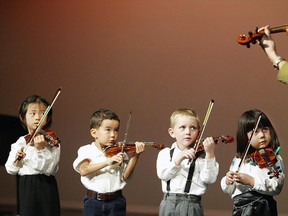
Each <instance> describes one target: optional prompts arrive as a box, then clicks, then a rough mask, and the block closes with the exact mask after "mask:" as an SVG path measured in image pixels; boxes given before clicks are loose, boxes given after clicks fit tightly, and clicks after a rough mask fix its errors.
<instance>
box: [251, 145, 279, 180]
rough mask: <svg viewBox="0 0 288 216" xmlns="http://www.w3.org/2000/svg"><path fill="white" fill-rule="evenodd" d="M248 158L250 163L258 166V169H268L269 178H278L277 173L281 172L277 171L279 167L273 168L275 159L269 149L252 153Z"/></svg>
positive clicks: (274, 155)
mask: <svg viewBox="0 0 288 216" xmlns="http://www.w3.org/2000/svg"><path fill="white" fill-rule="evenodd" d="M249 156H250V158H251V160H252V163H253V164H255V165H258V166H259V168H261V169H262V168H269V172H268V175H269V176H270V177H269V178H273V177H276V178H278V177H279V172H281V170H279V169H280V167H279V166H278V167H277V166H275V164H276V162H277V158H276V154H275V153H274V151H273V149H272V148H271V147H269V148H264V149H259V150H256V151H255V152H252V153H251V154H250V155H249Z"/></svg>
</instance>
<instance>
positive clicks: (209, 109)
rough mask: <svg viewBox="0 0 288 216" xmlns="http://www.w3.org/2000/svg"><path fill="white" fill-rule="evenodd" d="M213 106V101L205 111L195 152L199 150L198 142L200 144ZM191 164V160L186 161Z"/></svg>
mask: <svg viewBox="0 0 288 216" xmlns="http://www.w3.org/2000/svg"><path fill="white" fill-rule="evenodd" d="M213 105H214V100H211V101H210V103H209V105H208V109H207V112H206V115H205V118H204V121H203V126H202V130H201V132H200V135H199V138H198V140H197V142H196V148H195V151H196V152H197V150H198V148H199V145H200V142H201V139H202V136H203V133H204V130H205V128H206V124H207V122H208V119H209V117H210V114H211V111H212V108H213ZM190 162H191V159H190V160H189V161H188V163H190Z"/></svg>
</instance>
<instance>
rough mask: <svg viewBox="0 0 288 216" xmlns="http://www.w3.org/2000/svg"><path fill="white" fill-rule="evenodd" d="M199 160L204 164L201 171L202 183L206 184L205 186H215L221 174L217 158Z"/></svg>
mask: <svg viewBox="0 0 288 216" xmlns="http://www.w3.org/2000/svg"><path fill="white" fill-rule="evenodd" d="M198 160H200V161H199V162H200V163H204V166H203V169H201V171H200V178H201V180H202V182H204V183H205V184H213V183H214V182H215V181H216V180H217V176H218V173H219V164H218V163H217V162H216V158H215V157H214V158H211V159H201V158H199V159H198ZM201 160H202V162H201ZM196 161H197V160H196Z"/></svg>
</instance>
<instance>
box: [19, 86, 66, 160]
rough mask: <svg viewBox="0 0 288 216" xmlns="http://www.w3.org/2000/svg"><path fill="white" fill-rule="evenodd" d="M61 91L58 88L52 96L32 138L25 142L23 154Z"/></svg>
mask: <svg viewBox="0 0 288 216" xmlns="http://www.w3.org/2000/svg"><path fill="white" fill-rule="evenodd" d="M61 91H62V87H60V88H58V89H57V91H56V94H55V96H54V98H53V100H52V102H51V104H50V105H49V106H48V107H47V108H46V110H45V112H44V114H43V116H42V117H41V119H40V121H39V123H38V125H37V127H36V129H35V130H34V131H33V133H32V136H31V137H30V139H29V140H28V142H27V145H26V146H25V148H24V149H23V152H25V151H26V149H27V147H28V146H29V145H31V144H32V140H33V139H34V137H35V136H36V134H37V133H38V132H39V131H40V129H41V125H42V123H43V121H44V119H45V118H46V117H47V115H48V113H49V111H50V110H51V108H52V106H53V104H54V103H55V101H56V100H57V98H58V96H59V95H60V93H61ZM17 160H21V158H16V160H15V162H16V161H17Z"/></svg>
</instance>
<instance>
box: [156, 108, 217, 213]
mask: <svg viewBox="0 0 288 216" xmlns="http://www.w3.org/2000/svg"><path fill="white" fill-rule="evenodd" d="M199 122H200V120H199V118H198V115H197V114H196V112H195V111H193V110H192V109H178V110H176V111H175V112H173V114H172V115H171V117H170V128H169V129H168V133H169V134H170V136H171V137H172V138H174V139H175V140H176V141H175V142H174V143H173V144H172V147H171V148H165V149H163V150H161V151H160V152H159V154H158V158H157V175H158V177H159V178H160V179H161V182H162V191H163V193H164V197H163V200H162V201H161V204H160V208H159V215H160V216H168V215H179V216H203V215H204V211H203V208H202V205H201V197H202V195H203V194H204V193H205V192H206V189H207V185H208V184H212V183H214V182H215V181H216V179H217V175H218V172H219V165H218V163H217V162H216V158H215V155H214V148H215V142H214V140H213V138H212V137H209V138H206V139H205V140H204V142H203V146H204V150H205V154H204V153H203V154H201V155H198V154H196V152H195V149H194V148H193V144H194V143H195V141H196V140H197V138H198V135H199V132H200V123H199ZM193 169H194V170H193Z"/></svg>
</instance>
